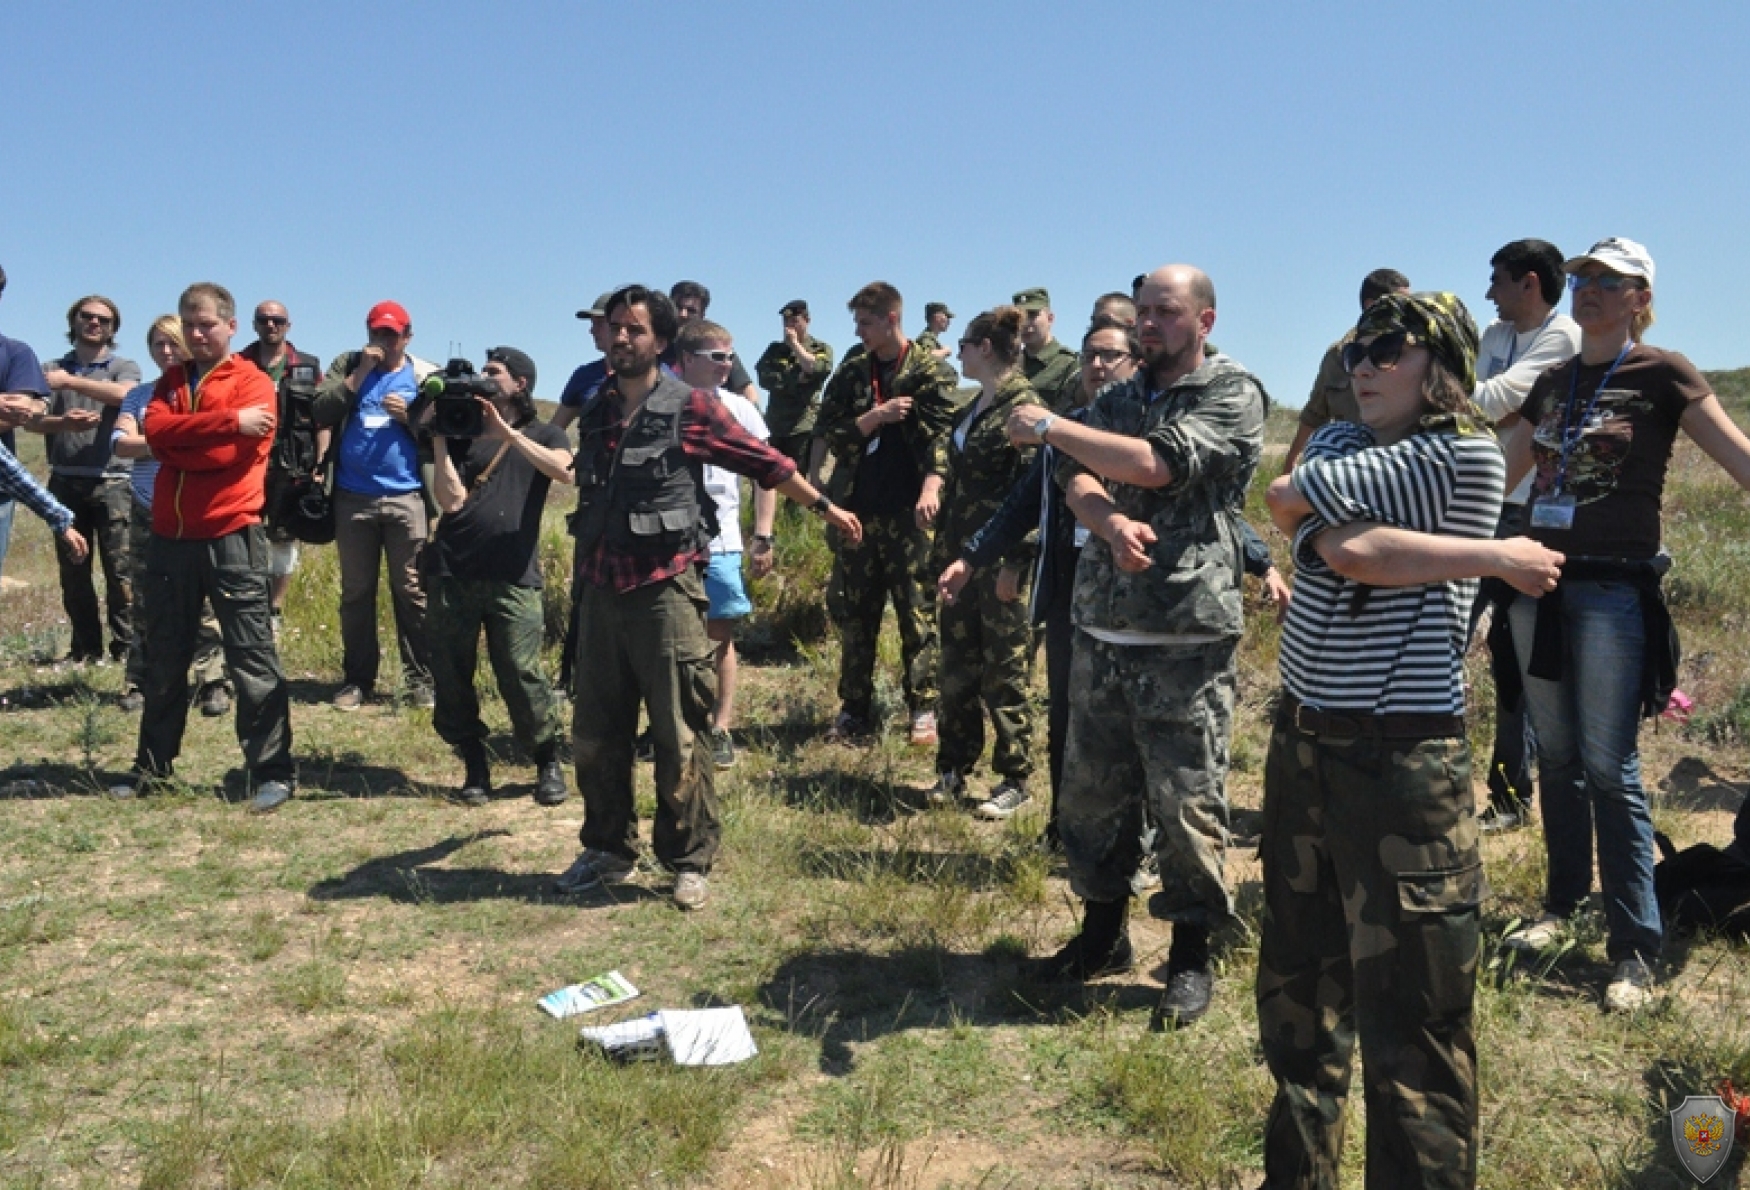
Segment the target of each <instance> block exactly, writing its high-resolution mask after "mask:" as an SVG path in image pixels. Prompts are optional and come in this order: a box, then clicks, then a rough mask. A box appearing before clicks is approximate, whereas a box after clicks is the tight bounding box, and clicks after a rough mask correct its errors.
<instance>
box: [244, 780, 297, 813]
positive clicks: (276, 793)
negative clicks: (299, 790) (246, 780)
mask: <svg viewBox="0 0 1750 1190" xmlns="http://www.w3.org/2000/svg"><path fill="white" fill-rule="evenodd" d="M291 800H292V787H291V785H290V783H288V782H285V781H263V782H262V783H261V784H260V785H257V786H256V787H255V796H254V797H252V798H250V799H249V812H250V813H251V814H272V813H273V812H274V811H275V810H277V809H279V808H280V807H281V806H283V805H285V804H286V803H287V802H289V801H291Z"/></svg>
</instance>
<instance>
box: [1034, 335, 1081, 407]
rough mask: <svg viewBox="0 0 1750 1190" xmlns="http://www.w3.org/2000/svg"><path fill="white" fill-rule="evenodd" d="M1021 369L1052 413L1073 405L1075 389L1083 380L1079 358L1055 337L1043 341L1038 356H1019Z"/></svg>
mask: <svg viewBox="0 0 1750 1190" xmlns="http://www.w3.org/2000/svg"><path fill="white" fill-rule="evenodd" d="M1021 370H1022V371H1023V372H1025V373H1026V375H1027V381H1028V383H1030V384H1032V386H1033V391H1034V392H1036V393H1038V394H1039V399H1040V400H1041V401H1042V402H1044V403H1045V405H1046V406H1047V407H1048V408H1049V409H1050V410H1051V411H1052V412H1053V413H1067V412H1068V411H1069V410H1071V409H1074V408H1075V407H1076V389H1077V387H1079V386H1080V385H1081V382H1082V358H1081V356H1079V355H1077V354H1076V353H1075V352H1073V351H1071V350H1070V349H1069V348H1067V347H1065V346H1064V345H1063V344H1062V343H1059V342H1058V341H1057V340H1056V339H1053V340H1052V341H1051V342H1049V343H1047V344H1046V345H1045V350H1044V351H1041V352H1040V353H1039V354H1038V355H1037V356H1034V355H1025V356H1023V357H1022V358H1021Z"/></svg>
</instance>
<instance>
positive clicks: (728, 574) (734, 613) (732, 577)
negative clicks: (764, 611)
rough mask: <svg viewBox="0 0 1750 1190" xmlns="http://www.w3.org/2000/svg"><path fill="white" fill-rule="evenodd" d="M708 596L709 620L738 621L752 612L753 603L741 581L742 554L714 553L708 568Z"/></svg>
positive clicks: (706, 588) (706, 581)
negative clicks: (709, 606)
mask: <svg viewBox="0 0 1750 1190" xmlns="http://www.w3.org/2000/svg"><path fill="white" fill-rule="evenodd" d="M705 597H706V598H707V599H709V600H710V601H711V608H710V610H709V611H707V612H706V613H705V618H706V619H708V620H739V619H742V618H743V617H745V616H751V615H752V614H753V603H752V602H751V601H750V600H749V599H748V597H747V588H746V587H745V586H743V585H742V582H741V555H740V554H738V553H737V554H712V555H711V564H710V565H709V566H707V567H705Z"/></svg>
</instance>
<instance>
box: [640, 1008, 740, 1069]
mask: <svg viewBox="0 0 1750 1190" xmlns="http://www.w3.org/2000/svg"><path fill="white" fill-rule="evenodd" d="M656 1015H657V1016H658V1017H659V1018H661V1020H662V1028H663V1032H664V1033H666V1034H667V1035H668V1051H669V1053H670V1054H672V1055H673V1056H674V1060H675V1064H676V1065H677V1066H731V1065H734V1064H735V1063H736V1062H745V1061H747V1060H748V1059H749V1058H751V1057H753V1056H754V1055H755V1054H757V1053H759V1052H760V1051H759V1049H758V1047H756V1046H755V1045H754V1043H753V1034H752V1033H750V1032H748V1029H747V1018H746V1017H745V1016H743V1015H742V1013H741V1007H740V1006H739V1005H732V1006H730V1007H728V1008H697V1009H683V1010H678V1011H671V1012H659V1013H657V1014H656Z"/></svg>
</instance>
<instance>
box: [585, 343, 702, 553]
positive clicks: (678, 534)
mask: <svg viewBox="0 0 1750 1190" xmlns="http://www.w3.org/2000/svg"><path fill="white" fill-rule="evenodd" d="M691 399H692V390H691V389H689V388H688V387H687V386H686V385H685V384H682V383H681V382H680V381H679V380H676V379H675V378H674V377H672V376H670V375H668V374H667V373H666V372H665V373H663V375H662V378H661V379H660V380H659V381H657V384H656V387H655V388H653V389H652V390H651V391H650V395H649V396H648V397H645V398H644V404H643V405H642V406H641V407H640V408H639V410H638V414H637V416H636V417H634V418H633V419H632V424H631V425H629V426H627V427H626V429H625V431H624V432H623V433H622V434H621V436H620V447H619V449H618V450H617V451H610V450H608V449H607V446H606V442H607V433H608V430H610V429H611V428H612V427H613V424H614V410H613V408H612V406H613V404H614V402H613V401H611V400H610V399H609V394H608V392H607V391H603V392H602V393H601V394H600V395H599V396H598V397H597V399H596V400H594V401H592V402H590V405H589V407H588V408H587V409H585V410H584V413H583V417H582V419H581V421H580V424H579V426H578V445H577V462H576V469H577V512H576V513H575V514H574V515H573V516H572V518H571V532H572V535H573V536H575V537H576V538H577V544H578V549H579V550H580V551H583V552H588V551H589V550H593V549H594V548H595V545H596V542H597V541H599V540H602V539H604V538H605V539H606V541H607V545H608V548H609V549H610V550H613V551H614V552H616V553H622V554H628V555H648V556H651V557H656V558H671V557H673V556H674V555H676V554H678V553H681V552H682V551H684V550H689V549H693V550H698V551H700V552H703V551H704V550H706V549H709V548H710V545H711V539H712V538H713V537H716V536H717V505H716V502H715V501H714V500H712V499H711V495H710V493H709V492H707V491H706V490H705V466H704V464H703V463H699V462H695V461H693V460H691V459H689V458H687V455H686V452H685V451H684V450H682V449H681V418H682V417H683V415H684V414H685V413H686V408H687V404H688V402H689V401H690V400H691Z"/></svg>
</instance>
